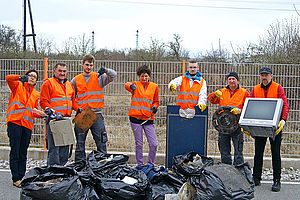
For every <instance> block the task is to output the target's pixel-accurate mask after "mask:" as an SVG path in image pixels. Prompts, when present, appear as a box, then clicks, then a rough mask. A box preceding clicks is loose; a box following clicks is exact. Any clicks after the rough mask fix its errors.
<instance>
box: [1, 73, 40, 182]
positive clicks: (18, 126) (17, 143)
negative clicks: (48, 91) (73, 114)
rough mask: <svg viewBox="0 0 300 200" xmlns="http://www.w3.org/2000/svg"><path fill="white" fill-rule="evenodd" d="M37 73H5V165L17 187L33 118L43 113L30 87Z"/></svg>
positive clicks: (22, 175) (22, 170)
mask: <svg viewBox="0 0 300 200" xmlns="http://www.w3.org/2000/svg"><path fill="white" fill-rule="evenodd" d="M37 78H38V73H37V71H36V70H34V69H30V70H28V71H27V72H26V73H25V75H23V76H20V75H8V76H6V77H5V79H6V82H7V84H8V86H9V88H10V90H11V95H10V99H9V102H8V109H7V111H6V123H7V134H8V137H9V145H10V148H11V149H10V155H9V165H10V170H11V174H12V180H13V185H14V186H16V187H21V184H20V183H21V179H22V178H23V177H24V175H25V171H26V161H27V148H28V146H29V143H30V138H31V133H32V128H33V123H34V118H35V117H41V116H40V115H45V114H44V113H43V112H42V111H39V110H38V100H39V92H38V91H36V90H35V89H34V86H35V84H36V82H37Z"/></svg>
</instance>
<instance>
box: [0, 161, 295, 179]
mask: <svg viewBox="0 0 300 200" xmlns="http://www.w3.org/2000/svg"><path fill="white" fill-rule="evenodd" d="M46 164H47V161H46V160H32V159H28V160H27V170H28V171H29V170H30V169H32V168H34V167H37V166H45V165H46ZM0 169H9V162H8V161H7V160H0ZM272 174H273V170H272V169H270V168H265V169H264V170H263V174H262V179H263V180H264V181H270V180H273V175H272ZM281 181H295V182H300V169H294V168H293V167H290V168H288V169H287V168H282V170H281Z"/></svg>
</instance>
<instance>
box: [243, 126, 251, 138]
mask: <svg viewBox="0 0 300 200" xmlns="http://www.w3.org/2000/svg"><path fill="white" fill-rule="evenodd" d="M241 131H242V132H244V133H246V134H247V135H248V136H250V132H249V131H245V130H244V129H243V128H241Z"/></svg>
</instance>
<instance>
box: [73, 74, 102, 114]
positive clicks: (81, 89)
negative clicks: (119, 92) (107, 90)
mask: <svg viewBox="0 0 300 200" xmlns="http://www.w3.org/2000/svg"><path fill="white" fill-rule="evenodd" d="M75 84H76V88H77V95H76V102H77V104H78V105H79V106H80V108H85V107H87V106H89V107H90V108H104V90H103V88H101V87H100V85H99V82H98V74H97V73H96V72H92V74H91V76H90V79H89V83H87V82H86V80H85V79H84V76H83V75H82V74H79V75H77V76H75Z"/></svg>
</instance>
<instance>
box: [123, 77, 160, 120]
mask: <svg viewBox="0 0 300 200" xmlns="http://www.w3.org/2000/svg"><path fill="white" fill-rule="evenodd" d="M134 84H135V85H136V90H135V91H134V95H132V97H131V105H130V109H129V113H128V116H131V117H135V118H139V119H142V120H147V119H148V118H149V117H150V116H151V114H152V110H151V107H152V104H153V100H154V94H155V90H156V88H157V87H158V85H157V84H155V83H152V82H149V85H148V87H147V89H146V90H145V88H144V85H143V84H142V83H141V82H140V81H136V82H134ZM154 116H155V115H154V114H153V116H152V117H151V118H150V120H154Z"/></svg>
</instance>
